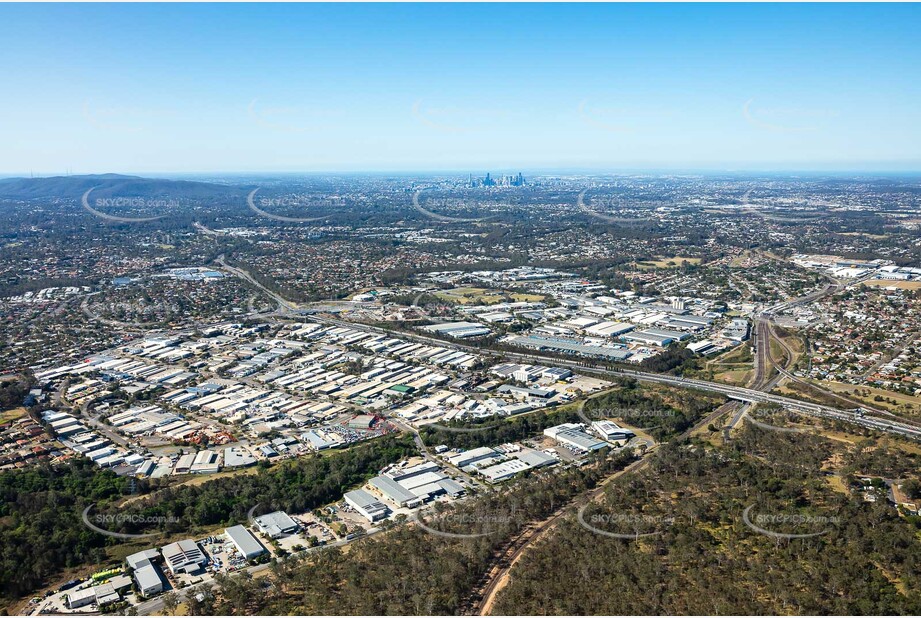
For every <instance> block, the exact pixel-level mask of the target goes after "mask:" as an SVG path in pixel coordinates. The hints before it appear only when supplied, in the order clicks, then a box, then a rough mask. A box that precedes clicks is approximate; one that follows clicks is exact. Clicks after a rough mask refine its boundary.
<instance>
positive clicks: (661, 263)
mask: <svg viewBox="0 0 921 618" xmlns="http://www.w3.org/2000/svg"><path fill="white" fill-rule="evenodd" d="M683 262H687V263H688V264H695V265H696V264H700V258H696V257H684V256H680V255H676V256H675V257H663V258H658V259H656V260H647V261H645V262H637V263H636V265H637V267H638V268H677V267H679V266H681V265H682V263H683Z"/></svg>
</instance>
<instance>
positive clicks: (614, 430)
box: [592, 421, 636, 442]
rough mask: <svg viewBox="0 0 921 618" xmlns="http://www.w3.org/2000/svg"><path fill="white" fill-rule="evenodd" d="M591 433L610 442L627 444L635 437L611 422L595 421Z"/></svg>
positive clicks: (630, 432) (627, 430)
mask: <svg viewBox="0 0 921 618" xmlns="http://www.w3.org/2000/svg"><path fill="white" fill-rule="evenodd" d="M592 431H594V432H595V433H596V434H598V435H599V436H601V437H602V438H603V439H605V440H608V441H610V442H627V441H628V440H629V439H630V438H632V437H633V436H634V435H636V434H634V433H633V432H632V431H630V430H629V429H624V428H623V427H621V426H620V425H618V424H617V423H614V422H612V421H595V422H594V423H592Z"/></svg>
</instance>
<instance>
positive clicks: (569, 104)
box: [0, 4, 921, 174]
mask: <svg viewBox="0 0 921 618" xmlns="http://www.w3.org/2000/svg"><path fill="white" fill-rule="evenodd" d="M919 32H921V6H918V5H879V4H876V5H853V4H851V5H828V4H822V5H791V4H782V5H750V4H748V5H725V4H716V5H649V4H644V5H623V4H621V5H597V4H589V5H546V4H543V5H540V4H539V5H526V4H506V5H499V4H492V5H490V4H473V5H457V4H452V5H431V4H430V5H407V4H391V5H381V4H375V5H354V4H352V5H317V4H312V5H287V4H285V5H239V4H236V5H157V6H153V5H73V4H71V5H54V6H51V5H0V41H2V44H0V67H2V72H0V75H2V82H0V83H2V86H3V87H2V92H3V96H2V97H0V145H2V146H0V172H4V173H21V172H26V173H28V172H29V171H30V170H34V171H35V172H36V173H42V174H48V173H60V172H64V171H65V170H67V169H70V170H72V171H73V173H95V172H123V173H139V172H161V173H170V172H209V171H257V172H258V171H298V172H301V171H302V172H311V171H351V170H365V171H380V170H388V171H390V170H392V171H401V170H404V171H418V170H442V169H444V170H447V169H450V170H468V169H469V170H473V171H477V170H494V171H515V170H519V169H524V170H529V169H553V168H557V169H559V168H567V169H574V168H585V169H599V170H612V171H613V170H618V169H642V168H647V169H648V168H658V169H663V168H675V169H679V168H683V169H689V168H692V169H706V168H711V169H727V170H728V169H736V170H738V169H780V170H789V169H823V170H824V169H841V170H848V169H874V170H885V169H891V170H904V169H913V170H918V169H921V96H919V95H921V79H919V77H921V43H919V41H921V36H919Z"/></svg>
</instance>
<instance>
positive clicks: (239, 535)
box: [224, 526, 267, 560]
mask: <svg viewBox="0 0 921 618" xmlns="http://www.w3.org/2000/svg"><path fill="white" fill-rule="evenodd" d="M224 534H225V535H226V536H227V538H228V539H229V540H230V542H231V543H233V546H234V547H236V548H237V551H238V552H240V554H241V555H242V556H243V557H244V558H246V559H247V560H252V559H253V558H257V557H259V556H261V555H262V554H264V553H266V551H267V550H266V548H265V547H263V546H262V544H261V543H259V541H257V540H256V537H254V536H253V533H252V532H250V531H249V530H247V529H246V528H244V527H243V526H231V527H230V528H227V529H226V530H224Z"/></svg>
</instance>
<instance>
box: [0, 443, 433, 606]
mask: <svg viewBox="0 0 921 618" xmlns="http://www.w3.org/2000/svg"><path fill="white" fill-rule="evenodd" d="M413 453H415V447H414V446H413V444H412V440H411V439H410V438H408V437H407V436H387V437H384V438H381V439H378V440H373V441H371V442H368V443H365V444H360V445H357V446H355V447H353V448H351V449H348V450H345V451H335V452H331V453H327V454H324V455H315V456H311V457H304V458H299V459H292V460H289V461H286V462H283V463H281V464H279V465H277V466H274V467H269V468H264V469H259V470H257V471H256V473H255V474H237V475H233V476H226V477H222V478H218V479H212V480H208V481H206V482H204V483H202V484H201V485H197V486H193V485H182V486H177V487H169V486H168V487H165V488H163V489H160V490H159V491H156V492H154V493H151V495H149V496H147V497H143V498H142V499H140V500H132V501H131V502H128V503H125V504H120V503H119V502H120V501H119V499H120V498H122V497H124V496H125V495H126V494H127V493H128V492H129V489H128V483H129V481H128V479H125V478H122V477H118V476H116V475H115V474H114V473H113V472H111V471H110V470H100V469H99V468H98V467H97V466H96V465H95V464H93V463H92V462H90V461H88V460H85V459H82V458H77V459H74V460H71V461H70V462H69V463H68V465H66V466H40V467H35V468H30V469H28V470H16V471H10V472H4V473H3V474H0V498H2V501H0V591H2V596H0V601H2V602H3V603H9V602H12V601H15V600H16V599H17V598H20V597H22V596H25V595H28V594H30V593H32V592H34V591H36V590H38V589H40V588H41V587H42V586H45V585H48V584H49V583H50V581H49V580H50V579H51V578H53V577H55V576H56V575H59V574H60V573H61V572H62V571H63V570H64V569H66V568H69V567H76V566H83V565H95V564H100V563H104V562H105V561H106V560H107V553H106V550H107V548H108V547H110V546H114V545H117V544H118V543H120V541H118V540H117V539H114V538H112V537H107V536H104V535H101V534H98V533H96V532H93V531H91V530H90V529H89V528H88V527H87V526H86V525H85V524H84V523H83V521H82V512H83V510H84V509H85V508H86V507H88V506H90V505H91V504H94V503H95V504H96V506H95V507H94V509H93V512H94V514H97V515H106V514H111V515H115V514H118V515H119V517H112V518H108V519H106V520H105V524H104V525H103V526H102V527H104V528H106V529H109V530H111V531H113V532H145V533H146V532H151V531H155V530H161V531H164V532H169V533H189V534H190V535H192V534H194V533H195V531H197V530H201V529H203V528H213V527H215V526H218V525H231V524H236V523H243V522H245V521H246V517H247V513H248V511H249V509H250V508H252V507H254V506H255V507H257V511H256V513H257V514H259V513H263V512H269V511H271V510H277V509H282V510H286V511H291V512H293V513H297V512H304V511H308V510H311V509H314V508H317V507H320V506H323V505H324V504H328V503H330V502H335V501H337V500H340V499H341V498H342V494H343V493H345V492H346V491H348V490H349V489H352V488H353V487H355V486H357V485H360V484H362V483H363V482H364V481H365V480H367V479H368V478H369V477H371V476H373V475H375V474H377V472H378V471H379V470H380V469H381V468H383V467H384V466H385V465H387V464H390V463H394V462H396V461H399V460H400V459H402V458H404V457H406V456H408V455H411V454H413ZM134 488H135V490H138V491H140V492H142V495H143V492H145V491H147V490H149V489H150V488H151V485H150V484H148V482H147V481H137V482H136V484H135V485H134ZM135 515H140V516H141V517H135ZM138 521H152V522H158V523H155V524H153V525H149V524H148V525H145V524H139V523H136V522H138ZM151 542H152V543H154V542H155V540H153V541H151Z"/></svg>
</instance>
